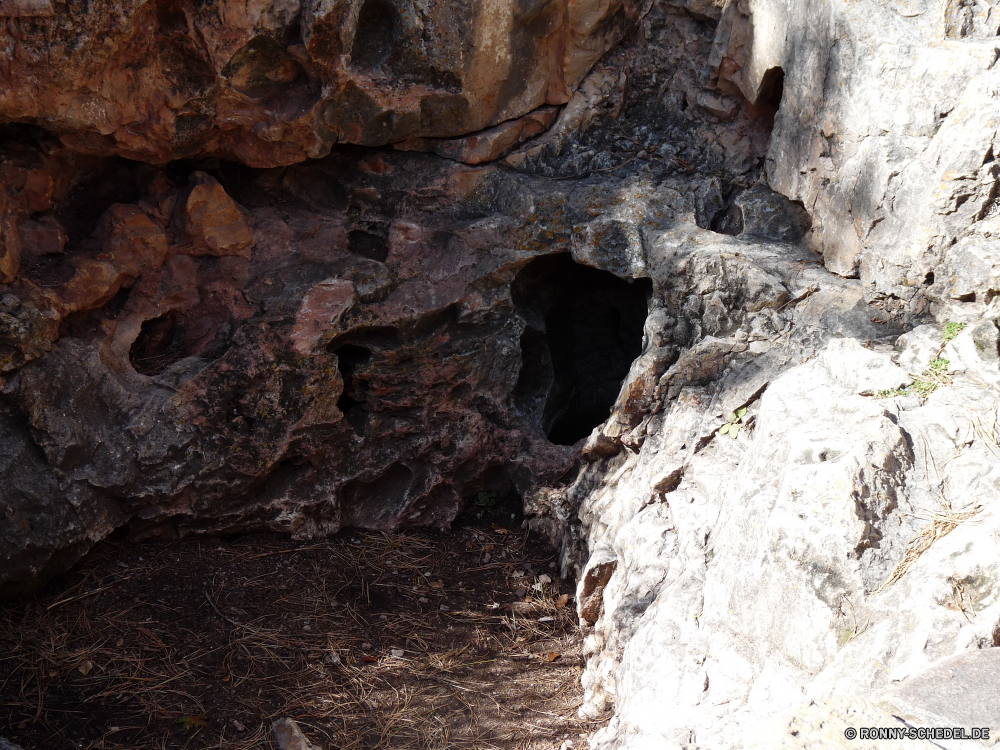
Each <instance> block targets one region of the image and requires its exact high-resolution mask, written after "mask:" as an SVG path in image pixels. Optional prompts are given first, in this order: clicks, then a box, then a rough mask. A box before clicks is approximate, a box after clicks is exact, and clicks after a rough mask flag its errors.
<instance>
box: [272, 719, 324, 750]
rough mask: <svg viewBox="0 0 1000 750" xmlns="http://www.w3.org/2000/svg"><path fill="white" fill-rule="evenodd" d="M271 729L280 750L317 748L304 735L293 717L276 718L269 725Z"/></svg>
mask: <svg viewBox="0 0 1000 750" xmlns="http://www.w3.org/2000/svg"><path fill="white" fill-rule="evenodd" d="M271 731H273V732H274V740H275V742H277V743H278V747H279V748H280V749H281V750H319V749H318V748H317V746H316V745H314V744H312V743H311V742H310V741H309V739H308V738H307V737H306V736H305V734H304V733H303V732H302V730H301V729H300V728H299V725H298V724H297V723H296V721H295V719H288V718H282V719H277V720H275V722H274V723H273V724H272V725H271Z"/></svg>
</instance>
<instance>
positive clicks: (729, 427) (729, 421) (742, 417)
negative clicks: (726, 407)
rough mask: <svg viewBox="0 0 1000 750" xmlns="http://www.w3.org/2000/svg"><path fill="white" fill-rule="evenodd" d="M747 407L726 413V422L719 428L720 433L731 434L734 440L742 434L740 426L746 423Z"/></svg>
mask: <svg viewBox="0 0 1000 750" xmlns="http://www.w3.org/2000/svg"><path fill="white" fill-rule="evenodd" d="M746 417H747V408H746V407H745V406H744V407H743V408H742V409H737V410H736V411H735V412H732V411H731V412H729V413H728V414H727V415H726V423H725V424H724V425H722V427H720V428H719V434H720V435H729V437H731V438H732V439H733V440H735V439H736V438H737V436H739V434H740V428H741V427H742V426H743V425H744V424H746Z"/></svg>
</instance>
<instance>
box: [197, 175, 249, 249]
mask: <svg viewBox="0 0 1000 750" xmlns="http://www.w3.org/2000/svg"><path fill="white" fill-rule="evenodd" d="M194 180H195V185H194V187H193V188H191V192H190V193H189V194H188V196H187V200H185V201H184V208H183V209H182V212H181V218H180V221H181V223H182V227H183V232H184V234H185V235H186V236H187V238H188V239H189V240H190V242H191V243H192V246H191V248H190V249H189V250H188V254H190V255H219V256H221V255H239V256H241V257H243V258H249V257H250V242H251V240H252V239H253V238H252V237H251V236H250V227H248V226H247V222H246V219H244V218H243V215H242V214H241V213H240V210H239V208H237V207H236V204H235V203H233V199H232V198H230V197H229V196H228V195H226V191H225V190H223V189H222V186H221V185H219V183H218V182H216V181H215V179H214V178H212V177H210V176H209V175H206V174H204V173H202V172H198V173H196V174H195V177H194Z"/></svg>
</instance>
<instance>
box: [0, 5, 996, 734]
mask: <svg viewBox="0 0 1000 750" xmlns="http://www.w3.org/2000/svg"><path fill="white" fill-rule="evenodd" d="M522 6H523V7H522ZM72 10H73V8H69V7H68V6H67V7H66V8H65V9H64V6H63V5H62V4H60V3H52V4H50V3H48V2H45V1H39V2H34V0H33V1H32V2H26V1H25V0H6V1H5V2H3V3H2V4H0V15H3V17H4V18H5V19H6V21H5V22H4V23H5V24H6V25H5V26H4V29H5V33H6V36H5V37H3V39H4V43H5V44H6V48H7V49H8V50H9V51H10V54H9V55H8V57H7V58H6V62H5V63H2V64H0V66H5V67H0V76H3V77H4V80H5V81H9V82H10V84H11V85H8V86H5V87H3V88H0V118H3V119H6V120H9V121H17V122H18V123H20V124H19V125H18V126H17V127H8V128H5V129H4V130H3V132H2V136H3V138H4V140H3V143H2V152H0V153H2V158H0V513H2V514H3V515H2V516H0V517H2V518H4V519H5V520H4V523H3V525H2V526H0V554H2V555H3V565H2V566H0V591H2V592H4V593H10V592H12V591H16V590H19V589H20V588H23V587H25V586H29V585H35V584H37V583H38V581H40V580H42V579H44V578H45V577H46V576H47V575H50V574H52V573H55V572H58V571H59V570H62V569H64V568H65V567H66V566H67V565H69V564H71V563H72V562H73V560H75V559H77V558H78V557H79V556H80V555H81V554H83V553H84V552H85V551H86V550H87V549H88V548H89V547H90V545H92V544H93V543H94V542H95V541H96V540H98V539H100V538H102V537H104V536H106V535H107V534H108V533H110V531H111V530H113V529H115V528H120V527H124V528H127V529H128V530H129V531H130V533H131V534H132V535H133V538H138V537H142V536H150V535H157V534H193V533H222V532H231V531H240V530H247V529H272V530H277V531H282V532H285V533H291V534H293V535H295V536H297V537H299V538H306V537H312V536H317V535H323V534H328V533H332V532H334V531H337V530H339V529H340V528H343V527H345V526H362V527H367V528H376V529H386V530H393V529H397V528H402V527H404V526H407V525H429V526H438V527H446V526H447V525H448V524H450V523H451V522H453V521H454V519H455V518H456V517H457V515H458V514H459V513H460V512H461V510H462V508H463V507H464V506H465V505H466V504H467V503H468V502H469V500H470V498H471V497H474V496H475V495H476V494H477V493H479V492H484V491H485V492H490V493H499V494H504V495H507V496H508V497H511V498H514V497H520V498H523V500H524V503H525V510H526V512H527V514H528V515H529V517H530V523H531V524H533V525H534V527H535V528H537V529H541V530H544V531H545V532H546V533H548V534H549V535H550V536H551V537H552V539H553V540H554V541H555V542H557V543H558V544H559V545H560V548H561V550H562V561H563V569H564V572H565V573H566V574H572V575H576V576H577V578H578V580H579V591H578V594H579V595H578V599H577V606H578V612H579V614H580V618H581V625H582V627H584V628H585V630H586V633H587V643H586V649H587V655H588V667H587V672H586V675H585V678H584V679H585V688H586V690H587V702H586V705H585V706H584V708H583V711H584V712H585V713H586V714H587V715H588V716H591V717H595V718H596V717H607V716H609V715H612V714H610V712H612V711H613V715H612V718H611V719H610V722H609V723H608V724H607V726H606V727H605V728H604V729H602V730H601V731H600V732H598V734H597V735H596V736H595V738H594V741H593V747H594V748H595V750H612V749H613V750H622V749H624V748H646V747H656V748H670V747H678V748H679V747H684V748H688V749H689V750H690V749H691V748H698V747H702V748H740V747H779V746H780V747H787V748H793V747H821V746H822V747H836V746H840V745H838V744H836V743H837V742H839V741H840V740H839V738H841V737H843V730H844V728H845V727H846V726H849V725H851V723H852V722H853V723H855V724H856V725H858V726H860V725H862V724H876V725H884V726H896V724H900V722H903V721H909V722H913V721H931V720H934V721H938V720H941V721H945V720H948V721H959V720H964V718H967V716H966V715H965V714H961V713H960V712H959V713H956V712H954V711H946V710H944V709H942V708H941V706H940V705H938V704H937V703H935V702H934V700H933V699H934V697H935V696H934V695H932V694H930V693H932V691H928V690H927V689H926V685H927V684H929V683H930V682H932V681H933V679H935V675H940V674H944V673H947V674H949V675H953V676H955V679H958V680H960V681H961V680H967V681H968V682H969V684H983V683H984V682H985V681H988V680H989V679H990V676H991V675H993V674H994V673H995V664H994V661H995V660H993V659H991V658H990V657H991V656H992V654H990V652H989V651H988V649H992V648H993V647H995V646H998V645H1000V635H998V634H1000V598H998V597H1000V593H998V589H997V585H996V581H997V580H998V576H1000V568H998V563H997V560H1000V555H998V554H997V553H998V551H997V549H996V541H997V539H998V538H1000V528H998V526H997V524H998V520H997V517H996V516H997V511H996V508H994V505H995V501H996V498H997V495H998V490H1000V477H998V469H997V467H998V460H1000V432H998V430H1000V428H998V427H997V425H998V422H1000V413H998V412H997V404H998V403H1000V390H998V389H1000V369H998V368H1000V326H998V323H997V321H998V319H1000V316H998V313H997V310H996V304H997V303H996V302H995V300H996V297H997V296H998V290H1000V287H998V286H997V284H998V283H1000V282H997V280H996V279H995V278H994V277H995V276H996V267H997V264H998V261H997V258H996V257H994V256H995V254H996V242H995V239H996V238H995V237H994V234H995V231H994V230H995V229H996V227H995V226H994V224H995V223H996V221H997V214H998V211H997V210H996V204H997V200H998V199H997V185H998V178H1000V173H998V172H997V165H996V159H995V150H996V146H997V144H996V139H997V121H998V118H997V113H998V112H1000V108H998V106H997V102H996V97H997V90H998V85H997V84H998V81H997V80H996V78H997V72H996V71H997V65H996V62H997V59H998V56H1000V47H998V45H997V44H996V30H997V28H998V23H1000V21H998V18H1000V16H998V14H997V9H996V7H995V6H992V5H990V4H989V3H985V2H980V1H979V0H977V1H976V2H972V3H969V2H962V3H957V2H952V1H951V0H947V1H946V0H940V1H939V2H935V1H934V0H893V1H892V2H874V0H872V1H869V0H862V1H861V2H854V3H847V4H844V3H833V2H830V1H829V0H796V1H795V2H784V1H783V2H778V1H777V0H741V1H740V2H726V3H716V2H713V1H712V0H664V1H663V2H657V3H655V4H653V5H652V6H651V7H648V8H647V7H646V6H642V7H639V6H638V5H634V4H628V3H626V4H624V5H619V4H616V3H611V4H604V5H600V6H599V7H598V6H593V7H591V6H589V5H586V4H583V5H580V4H561V3H559V2H554V3H542V4H535V5H532V6H531V7H528V6H524V4H523V3H522V4H520V5H517V6H516V7H515V6H514V5H510V6H507V5H488V4H484V5H483V6H482V7H478V6H477V9H475V10H472V9H471V6H470V9H464V8H463V9H457V7H453V6H452V5H449V4H438V5H435V6H434V7H433V8H432V7H431V6H427V7H424V6H422V5H420V4H416V5H412V4H411V5H409V6H407V5H405V4H399V3H388V2H381V0H366V2H364V3H347V4H340V5H335V4H329V3H326V4H324V3H322V2H320V3H313V4H310V5H309V6H308V7H300V6H299V5H298V4H297V3H292V4H291V5H287V6H286V5H280V4H279V5H272V6H268V7H267V8H266V9H265V8H263V7H261V8H253V7H250V6H247V7H246V8H244V7H243V6H240V7H239V8H235V7H229V6H227V5H225V4H223V5H217V6H212V7H211V8H209V7H208V6H206V7H205V8H202V9H200V10H193V9H189V8H186V7H185V8H179V7H174V6H173V5H169V4H167V3H164V2H160V3H152V4H149V3H147V4H145V5H138V6H135V7H132V6H127V7H125V8H123V10H122V13H121V15H120V17H117V16H116V17H115V18H114V19H113V22H112V21H110V20H109V19H108V16H107V14H106V13H103V12H97V13H94V14H88V15H86V16H85V17H84V16H83V15H79V14H78V15H79V18H77V16H74V15H73V14H72V13H70V11H72ZM463 14H464V15H463ZM640 19H641V20H640ZM143 24H145V25H143ZM635 28H638V33H637V34H635V35H634V36H632V37H630V38H629V39H628V40H627V41H626V42H625V43H624V44H622V45H620V46H618V47H616V48H614V49H613V50H611V52H610V53H609V54H605V53H606V52H607V51H608V50H609V49H610V48H611V47H612V46H613V45H614V44H616V43H617V42H618V41H619V40H621V39H622V38H624V37H626V36H627V35H628V34H629V32H630V31H631V30H633V29H635ZM147 36H148V38H147ZM105 39H106V40H107V41H106V42H105V41H103V40H105ZM98 40H100V42H99V41H98ZM151 40H155V41H156V44H155V45H153V43H152V41H151ZM429 40H433V41H434V44H433V45H429ZM432 47H433V49H432ZM602 55H603V58H602ZM138 59H142V60H143V61H144V65H143V66H137V65H135V64H133V63H134V61H136V60H138ZM110 61H113V63H112V62H110ZM55 62H61V64H59V65H56V64H54V63H55ZM588 71H589V72H588ZM29 78H30V81H31V86H33V87H34V88H30V87H29V85H28V83H29ZM97 82H100V85H97ZM577 84H579V85H577ZM29 92H30V93H29ZM126 94H127V95H126ZM559 105H565V106H562V107H561V108H557V106H559ZM31 126H36V127H31ZM37 126H41V127H42V128H44V130H40V129H38V127H37ZM343 143H351V144H358V146H360V147H358V146H343V145H335V144H343ZM390 144H391V145H393V146H395V148H393V149H376V148H372V147H375V146H383V145H390ZM122 156H126V157H129V158H130V159H135V161H128V160H126V159H123V158H121V157H122ZM196 157H197V158H196ZM203 157H211V158H203ZM219 157H223V158H225V159H231V160H233V161H221V160H220V158H219ZM312 157H323V158H315V159H313V160H311V161H308V162H306V163H303V164H297V165H294V166H281V167H278V165H289V164H293V163H296V162H301V161H303V160H305V159H307V158H312ZM442 157H443V158H442ZM178 158H185V159H187V158H190V160H187V161H172V160H174V159H178ZM238 162H242V163H238ZM261 167H276V168H268V169H261ZM947 321H951V325H947V326H946V325H944V323H946V322H947ZM955 323H965V324H967V325H965V327H964V329H962V327H961V326H958V325H955ZM979 650H987V651H985V653H986V654H987V656H986V657H985V658H975V657H974V656H970V655H969V654H970V653H971V652H975V651H979ZM963 665H965V666H963ZM970 665H971V666H970ZM942 670H943V671H942ZM949 670H950V671H949ZM991 670H992V671H991ZM651 676H655V679H654V678H651ZM914 686H916V687H914ZM911 688H912V689H911ZM908 690H909V692H907V691H908ZM901 696H902V697H901ZM907 696H908V697H907ZM904 698H905V700H904ZM894 701H895V702H894ZM906 701H909V702H906ZM904 702H906V707H904V706H903V703H904ZM990 707H991V708H990V710H992V704H990ZM900 712H903V713H906V714H907V716H908V717H909V718H906V717H902V718H899V717H900V716H901V714H900ZM928 717H930V718H928ZM992 720H993V719H992V717H988V721H992ZM891 722H896V724H892V723H891ZM900 725H901V726H905V724H900ZM913 744H914V745H916V746H926V745H920V744H919V743H913ZM850 746H852V747H853V746H854V745H850ZM857 746H858V747H863V746H864V745H863V744H860V743H859V744H858V745H857ZM901 746H906V745H905V744H901Z"/></svg>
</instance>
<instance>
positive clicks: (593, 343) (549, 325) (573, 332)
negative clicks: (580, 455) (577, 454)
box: [511, 254, 652, 445]
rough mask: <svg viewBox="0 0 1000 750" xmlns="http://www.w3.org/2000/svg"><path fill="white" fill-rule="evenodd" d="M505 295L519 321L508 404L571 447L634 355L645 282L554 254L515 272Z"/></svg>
mask: <svg viewBox="0 0 1000 750" xmlns="http://www.w3.org/2000/svg"><path fill="white" fill-rule="evenodd" d="M511 294H512V297H513V300H514V305H515V307H516V309H517V311H518V313H519V314H520V315H521V317H522V318H523V319H524V320H525V322H526V323H527V325H526V327H525V330H524V333H523V334H522V335H521V360H522V364H521V372H520V374H519V376H518V382H517V385H516V387H515V392H514V400H515V405H516V406H517V408H518V409H520V410H521V411H522V412H523V413H525V414H528V415H530V416H533V417H534V418H535V420H536V421H537V422H538V423H539V424H540V425H541V427H542V429H543V430H544V431H545V433H546V435H548V437H549V440H551V441H552V442H553V443H557V444H559V445H573V444H574V443H576V442H577V441H578V440H580V439H582V438H585V437H587V436H588V435H589V434H590V432H591V431H592V430H593V429H594V428H595V427H596V426H597V425H599V424H601V422H603V421H604V420H606V419H607V418H608V415H609V414H610V413H611V407H612V406H613V405H614V402H615V399H616V398H617V397H618V392H619V390H620V389H621V384H622V381H623V380H624V379H625V376H626V375H628V371H629V368H630V367H631V365H632V361H633V360H634V359H635V358H636V357H638V356H639V354H640V353H641V352H642V333H643V324H644V323H645V321H646V313H647V311H648V307H647V303H648V300H649V297H650V296H651V294H652V284H651V282H649V281H648V280H646V279H641V280H638V281H634V282H631V283H630V282H628V281H624V280H622V279H620V278H618V277H617V276H614V275H612V274H610V273H607V272H606V271H599V270H597V269H595V268H589V267H587V266H582V265H579V264H577V263H575V262H574V261H573V260H572V258H571V257H570V256H569V255H568V254H560V255H553V256H548V257H545V258H539V259H537V260H534V261H532V262H531V263H529V264H528V265H527V266H525V267H524V268H523V269H521V271H520V272H519V273H518V274H517V276H516V277H515V279H514V282H513V283H512V285H511Z"/></svg>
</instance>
